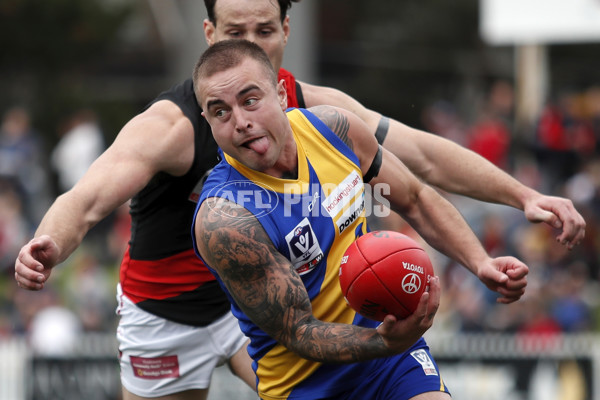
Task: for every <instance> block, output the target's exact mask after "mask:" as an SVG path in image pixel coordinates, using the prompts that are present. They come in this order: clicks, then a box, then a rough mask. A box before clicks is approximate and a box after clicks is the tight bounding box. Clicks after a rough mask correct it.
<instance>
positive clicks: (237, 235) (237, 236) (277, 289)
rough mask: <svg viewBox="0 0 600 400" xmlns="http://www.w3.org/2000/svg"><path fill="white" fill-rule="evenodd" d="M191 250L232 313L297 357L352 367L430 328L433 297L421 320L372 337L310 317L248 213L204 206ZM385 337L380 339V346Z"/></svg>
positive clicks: (300, 291)
mask: <svg viewBox="0 0 600 400" xmlns="http://www.w3.org/2000/svg"><path fill="white" fill-rule="evenodd" d="M194 229H195V235H196V244H197V247H198V249H199V251H200V254H201V255H202V257H203V258H204V260H205V261H206V262H207V263H208V264H209V265H210V266H211V267H212V268H214V269H215V270H216V271H217V273H218V274H219V276H220V278H221V279H222V280H223V282H224V284H225V285H226V286H227V288H228V290H229V292H230V293H231V295H232V296H233V297H234V300H235V302H236V303H237V305H238V306H239V307H240V308H241V309H242V310H243V311H244V313H245V314H246V315H247V316H248V317H249V318H250V319H251V320H252V321H253V322H254V323H255V324H256V325H257V326H259V327H260V328H261V329H262V330H264V331H265V332H266V333H267V334H269V335H270V336H271V337H272V338H274V339H275V340H277V341H278V342H280V343H281V344H282V345H284V346H286V347H287V348H288V349H290V350H292V351H294V352H296V353H297V354H299V355H300V356H302V357H304V358H307V359H311V360H315V361H319V362H356V361H364V360H368V359H372V358H377V357H384V356H389V355H391V354H394V353H398V352H401V351H405V350H406V349H408V348H409V347H410V346H411V345H412V344H413V343H414V342H416V340H418V339H419V338H420V337H421V336H422V335H423V333H425V331H427V329H429V327H431V324H432V323H433V316H434V314H435V312H436V311H437V307H438V305H439V296H440V294H439V290H438V291H435V290H434V291H433V292H431V293H430V294H425V295H424V296H423V298H422V299H421V304H420V305H419V310H420V312H419V313H418V314H417V313H415V314H413V315H411V316H410V317H409V318H407V319H405V320H402V321H393V320H388V321H387V322H386V323H385V327H384V328H381V329H382V332H381V334H380V333H379V332H378V331H377V330H375V329H368V328H363V327H359V326H354V325H347V324H337V323H326V322H323V321H320V320H318V319H316V318H315V317H314V316H313V314H312V308H311V303H310V299H309V297H308V294H307V292H306V288H305V287H304V284H303V282H302V279H301V278H300V277H299V276H298V274H297V273H296V271H295V270H294V268H293V266H292V265H291V264H290V262H289V260H287V259H286V258H285V257H284V256H283V255H281V254H280V253H279V252H278V251H277V249H276V248H275V247H274V246H273V244H272V242H271V240H270V238H269V237H268V235H267V234H266V232H265V231H264V228H263V227H262V225H261V224H260V223H259V222H258V221H257V220H256V218H255V217H254V216H253V215H252V214H250V213H249V212H248V211H247V210H246V209H243V208H241V207H239V206H237V205H235V204H232V203H230V202H229V201H227V200H225V199H215V198H209V199H207V200H206V201H205V202H204V203H203V204H202V206H201V207H200V210H199V211H198V215H197V217H196V224H195V227H194ZM384 337H385V339H384Z"/></svg>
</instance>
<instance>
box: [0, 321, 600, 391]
mask: <svg viewBox="0 0 600 400" xmlns="http://www.w3.org/2000/svg"><path fill="white" fill-rule="evenodd" d="M427 340H428V342H429V345H430V347H431V350H432V353H433V354H434V356H435V358H436V360H437V361H438V364H439V365H440V368H441V371H442V377H443V378H444V380H445V381H446V384H447V385H448V386H449V387H450V390H451V391H452V394H453V398H454V399H460V400H480V399H482V398H483V399H486V400H495V399H498V400H500V399H502V400H542V399H543V400H567V399H568V400H600V335H564V336H552V337H540V336H536V337H522V336H514V335H504V334H502V335H489V334H488V335H473V334H461V335H441V334H431V333H428V334H427ZM116 349H117V345H116V343H115V339H114V335H112V334H106V335H86V336H84V337H83V338H81V340H80V341H79V342H78V344H77V346H76V349H75V352H74V353H75V354H74V355H73V356H70V357H68V358H44V357H36V356H35V355H34V354H32V352H31V350H30V348H29V347H28V346H27V343H26V340H25V339H23V338H12V339H0V400H45V399H52V400H61V399H64V400H75V399H76V400H81V399H85V400H118V399H119V398H120V382H119V368H118V363H117V360H116V354H117V350H116ZM209 399H214V400H217V399H219V400H226V399H235V400H254V399H256V395H254V394H253V393H252V392H251V391H250V390H249V389H248V388H247V387H246V386H244V384H243V383H241V381H240V380H238V379H237V378H234V377H233V376H232V375H231V374H230V373H229V372H228V370H227V368H225V367H224V368H218V369H217V372H216V374H215V376H214V379H213V384H212V386H211V393H210V395H209Z"/></svg>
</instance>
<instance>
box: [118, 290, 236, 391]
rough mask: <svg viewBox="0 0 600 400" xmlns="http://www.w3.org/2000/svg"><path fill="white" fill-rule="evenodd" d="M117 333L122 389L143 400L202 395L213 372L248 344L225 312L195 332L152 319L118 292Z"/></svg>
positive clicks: (233, 318)
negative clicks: (191, 393)
mask: <svg viewBox="0 0 600 400" xmlns="http://www.w3.org/2000/svg"><path fill="white" fill-rule="evenodd" d="M117 302H118V304H119V305H118V306H117V314H119V315H120V317H121V318H120V321H119V326H118V327H117V340H118V341H119V360H120V365H121V383H122V385H123V386H124V387H125V388H126V389H127V390H128V391H129V392H131V393H133V394H135V395H137V396H141V397H159V396H166V395H169V394H173V393H178V392H181V391H184V390H190V389H206V388H208V386H209V385H210V380H211V377H212V373H213V370H214V369H215V368H216V367H218V366H220V365H223V364H224V363H225V362H226V361H227V360H229V359H230V358H231V357H232V356H233V355H234V354H235V353H236V352H237V351H238V350H240V349H241V348H242V346H243V345H244V344H245V343H246V341H247V338H246V336H245V335H244V334H243V333H242V331H241V330H240V328H239V325H238V321H237V319H236V318H235V317H234V316H233V314H231V312H228V313H227V314H226V315H224V316H223V317H221V318H220V319H218V320H217V321H215V322H213V323H212V324H211V325H209V326H206V327H201V328H200V327H193V326H188V325H182V324H178V323H176V322H171V321H168V320H166V319H164V318H160V317H157V316H156V315H153V314H150V313H148V312H146V311H144V310H142V309H141V308H139V307H138V306H136V305H135V304H134V303H133V302H132V301H131V300H129V299H128V298H127V297H126V296H125V295H123V293H122V290H121V286H120V285H119V286H118V287H117Z"/></svg>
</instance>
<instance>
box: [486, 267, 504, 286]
mask: <svg viewBox="0 0 600 400" xmlns="http://www.w3.org/2000/svg"><path fill="white" fill-rule="evenodd" d="M485 278H486V280H488V281H492V282H494V283H496V284H503V283H505V282H506V281H508V279H509V278H508V275H506V274H505V273H504V272H502V271H498V270H497V269H494V268H490V269H489V270H487V273H486V276H485Z"/></svg>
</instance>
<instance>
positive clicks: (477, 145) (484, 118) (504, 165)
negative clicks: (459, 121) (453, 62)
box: [467, 81, 513, 171]
mask: <svg viewBox="0 0 600 400" xmlns="http://www.w3.org/2000/svg"><path fill="white" fill-rule="evenodd" d="M512 111H513V90H512V86H511V85H510V84H509V83H508V82H505V81H498V82H495V83H494V84H493V85H492V87H491V88H490V92H489V94H488V97H487V99H486V102H485V105H484V107H483V110H482V111H481V112H480V113H479V116H478V118H477V120H476V121H475V124H474V125H473V126H472V127H471V129H470V130H469V134H468V138H467V147H468V148H469V149H471V150H473V151H474V152H476V153H478V154H479V155H481V156H483V157H485V158H486V159H487V160H488V161H490V162H491V163H493V164H494V165H495V166H497V167H498V168H501V169H503V170H505V171H506V170H508V168H509V152H510V145H511V136H512V134H511V120H512Z"/></svg>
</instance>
